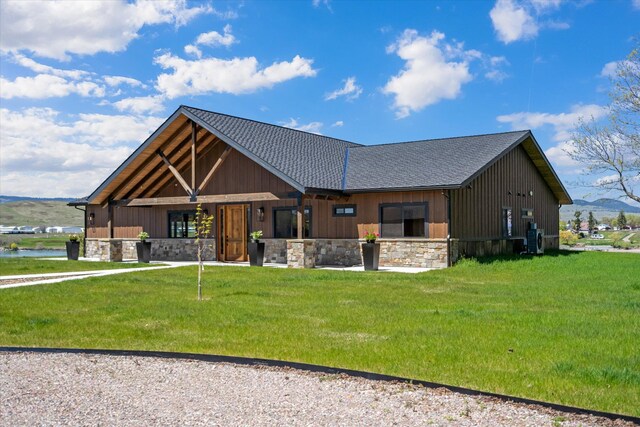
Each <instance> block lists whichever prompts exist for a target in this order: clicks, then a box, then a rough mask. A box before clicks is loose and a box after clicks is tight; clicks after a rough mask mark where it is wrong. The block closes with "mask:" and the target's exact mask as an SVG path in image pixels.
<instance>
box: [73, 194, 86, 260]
mask: <svg viewBox="0 0 640 427" xmlns="http://www.w3.org/2000/svg"><path fill="white" fill-rule="evenodd" d="M74 208H75V209H78V210H79V211H82V212H84V232H83V233H82V256H83V257H86V256H87V208H86V207H85V208H84V209H82V208H79V207H78V206H74Z"/></svg>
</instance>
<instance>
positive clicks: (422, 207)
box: [380, 203, 429, 237]
mask: <svg viewBox="0 0 640 427" xmlns="http://www.w3.org/2000/svg"><path fill="white" fill-rule="evenodd" d="M427 212H428V211H427V204H426V203H393V204H382V205H380V235H381V237H428V236H429V225H428V222H427Z"/></svg>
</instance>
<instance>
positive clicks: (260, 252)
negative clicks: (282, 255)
mask: <svg viewBox="0 0 640 427" xmlns="http://www.w3.org/2000/svg"><path fill="white" fill-rule="evenodd" d="M250 236H251V242H249V265H251V266H255V267H262V264H263V263H264V242H260V239H261V238H262V230H257V231H254V232H252V233H251V234H250Z"/></svg>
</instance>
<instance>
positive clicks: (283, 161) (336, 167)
mask: <svg viewBox="0 0 640 427" xmlns="http://www.w3.org/2000/svg"><path fill="white" fill-rule="evenodd" d="M182 108H183V109H184V110H185V111H187V112H189V113H191V114H193V116H195V118H197V119H198V120H196V121H197V122H199V123H200V124H202V125H203V126H205V127H207V126H206V125H208V127H207V129H208V130H209V131H211V132H214V133H216V134H217V135H218V136H219V137H221V139H223V140H225V142H227V143H230V142H231V143H232V144H233V143H235V144H237V145H239V146H240V147H234V148H236V149H238V150H239V151H240V152H243V154H245V155H247V156H248V157H250V158H253V160H257V161H259V163H260V164H262V166H264V167H265V168H266V169H268V170H270V171H271V172H274V173H275V174H276V175H278V176H280V177H281V178H284V177H283V176H282V175H285V177H288V178H289V179H286V178H285V181H288V182H289V183H291V180H293V181H295V182H296V183H298V185H297V187H304V188H319V189H327V190H340V189H342V175H343V171H344V156H345V153H346V149H347V148H348V147H358V146H359V144H355V143H353V142H348V141H343V140H340V139H335V138H329V137H327V136H322V135H316V134H313V133H308V132H302V131H299V130H294V129H289V128H285V127H282V126H275V125H270V124H267V123H261V122H256V121H254V120H248V119H241V118H239V117H233V116H228V115H226V114H220V113H214V112H211V111H205V110H200V109H198V108H193V107H187V106H183V107H182ZM223 136H226V137H227V138H226V139H225V138H224V137H223ZM229 139H230V140H231V141H229ZM235 144H233V145H235ZM243 149H244V150H243ZM278 172H279V173H278ZM294 186H295V185H294Z"/></svg>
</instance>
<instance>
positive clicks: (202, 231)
mask: <svg viewBox="0 0 640 427" xmlns="http://www.w3.org/2000/svg"><path fill="white" fill-rule="evenodd" d="M212 224H213V215H208V214H207V213H206V212H205V211H204V210H203V209H202V204H201V203H198V206H197V207H196V246H197V250H198V301H202V272H203V271H204V259H205V257H206V254H207V249H208V248H209V247H208V246H207V242H206V240H205V239H208V238H209V237H210V236H211V227H212Z"/></svg>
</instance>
